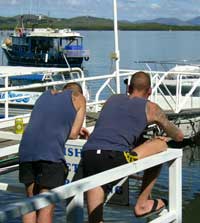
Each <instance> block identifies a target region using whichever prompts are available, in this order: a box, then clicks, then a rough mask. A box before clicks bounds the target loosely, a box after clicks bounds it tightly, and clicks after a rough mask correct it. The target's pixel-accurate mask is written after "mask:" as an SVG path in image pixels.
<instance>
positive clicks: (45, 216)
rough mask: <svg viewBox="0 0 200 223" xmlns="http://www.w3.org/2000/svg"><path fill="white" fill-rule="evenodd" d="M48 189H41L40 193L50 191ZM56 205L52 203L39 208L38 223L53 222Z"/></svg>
mask: <svg viewBox="0 0 200 223" xmlns="http://www.w3.org/2000/svg"><path fill="white" fill-rule="evenodd" d="M48 191H49V190H48V189H41V190H40V193H43V192H48ZM54 209H55V205H53V204H50V205H48V206H47V207H45V208H42V209H40V210H38V212H37V223H44V222H45V223H52V222H53V213H54Z"/></svg>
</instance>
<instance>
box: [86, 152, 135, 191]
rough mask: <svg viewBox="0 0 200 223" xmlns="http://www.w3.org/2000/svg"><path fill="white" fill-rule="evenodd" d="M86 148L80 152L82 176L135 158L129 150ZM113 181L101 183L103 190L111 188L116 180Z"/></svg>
mask: <svg viewBox="0 0 200 223" xmlns="http://www.w3.org/2000/svg"><path fill="white" fill-rule="evenodd" d="M98 151H99V150H87V151H84V152H83V154H82V165H83V176H84V177H88V176H91V175H94V174H97V173H100V172H103V171H106V170H109V169H112V168H114V167H118V166H120V165H124V164H126V163H129V162H133V161H135V160H137V154H136V153H132V154H130V153H129V152H119V151H109V150H100V152H98ZM118 181H119V180H117V181H114V182H112V183H109V184H107V185H103V186H102V187H103V189H104V191H105V192H108V191H109V190H112V187H113V186H114V185H115V184H116V183H117V182H118Z"/></svg>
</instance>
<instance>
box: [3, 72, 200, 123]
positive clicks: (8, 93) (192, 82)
mask: <svg viewBox="0 0 200 223" xmlns="http://www.w3.org/2000/svg"><path fill="white" fill-rule="evenodd" d="M63 70H65V71H68V72H75V71H78V72H80V75H79V77H78V78H74V79H71V80H59V81H54V80H52V81H51V82H46V83H34V84H28V85H18V86H9V78H10V77H12V76H17V75H22V74H20V73H19V74H16V73H13V74H6V73H5V74H4V75H1V78H5V86H4V87H1V88H0V103H4V104H5V109H4V112H5V117H6V118H8V114H9V104H14V103H16V100H22V99H24V100H27V98H28V97H33V95H31V94H30V95H28V93H27V92H28V91H29V90H30V91H33V89H34V88H44V87H49V86H57V85H63V84H65V83H66V82H67V81H76V82H80V83H81V84H82V86H83V89H84V90H85V92H86V88H87V87H88V86H89V93H90V98H92V97H91V96H93V99H90V100H89V101H88V102H87V107H88V108H90V109H88V110H91V108H93V111H98V110H99V108H101V106H99V105H101V104H102V103H104V102H105V100H106V99H107V97H109V95H111V94H113V93H115V92H117V87H116V72H114V73H113V74H106V75H97V76H93V77H84V73H83V72H82V70H81V69H78V68H65V69H63ZM137 71H138V70H127V69H126V70H125V69H124V70H122V69H121V70H120V71H119V74H118V76H119V78H120V79H119V80H120V82H123V80H124V79H125V78H129V79H130V76H131V75H132V74H133V73H135V72H137ZM49 72H50V71H49ZM148 72H149V71H148ZM150 74H151V79H152V87H153V90H152V95H151V100H152V101H155V102H157V103H159V104H160V105H161V107H163V109H166V110H172V111H174V112H175V113H179V112H180V111H181V110H183V109H186V108H187V109H190V108H199V106H200V101H199V100H198V99H199V98H198V97H197V96H194V92H195V91H199V95H200V74H197V73H185V72H182V73H181V74H180V73H178V72H173V74H174V75H175V78H174V79H173V80H171V79H168V74H169V72H164V71H162V72H161V71H160V72H159V71H150ZM30 75H32V74H30ZM186 75H195V79H191V78H187V79H186V78H185V76H186ZM100 82H102V83H100ZM98 83H99V84H98ZM94 86H95V87H96V86H97V88H96V89H95V88H94ZM123 87H124V89H125V86H124V85H122V84H121V88H120V92H122V89H123ZM185 88H189V90H187V92H186V93H184V94H183V91H184V89H185ZM172 89H174V90H173V91H174V92H172ZM22 90H23V92H24V94H21V92H22ZM106 91H107V93H105V92H106ZM108 91H109V92H110V93H109V92H108ZM13 92H20V94H18V95H17V94H16V95H14V94H12V93H13ZM38 95H39V94H38ZM102 95H104V97H103V96H102ZM34 97H35V95H34ZM20 103H21V102H20ZM20 103H16V104H18V105H19V104H20ZM22 104H23V103H22ZM0 122H1V120H0Z"/></svg>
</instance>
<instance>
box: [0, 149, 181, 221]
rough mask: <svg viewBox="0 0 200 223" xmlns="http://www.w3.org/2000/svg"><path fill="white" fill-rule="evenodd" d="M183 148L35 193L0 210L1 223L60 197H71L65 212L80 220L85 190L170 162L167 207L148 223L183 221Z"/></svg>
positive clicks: (81, 219)
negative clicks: (41, 192) (48, 190)
mask: <svg viewBox="0 0 200 223" xmlns="http://www.w3.org/2000/svg"><path fill="white" fill-rule="evenodd" d="M181 161H182V150H181V149H168V150H167V151H165V152H162V153H159V154H156V155H153V156H150V157H147V158H144V159H141V160H138V161H136V162H133V163H129V164H125V165H122V166H119V167H117V168H113V169H111V170H108V171H105V172H102V173H99V174H96V175H93V176H90V177H87V178H84V179H81V180H78V181H76V182H72V183H70V184H67V185H64V186H61V187H58V188H55V189H53V190H52V191H50V192H48V193H44V194H41V195H37V196H34V197H33V198H31V199H26V200H24V201H20V202H17V203H15V204H14V205H13V204H12V205H8V206H6V207H5V208H4V209H3V210H1V211H0V222H7V221H8V220H9V219H12V218H16V217H19V216H22V215H24V214H26V213H29V212H31V211H33V210H39V209H41V208H43V207H45V206H47V205H49V204H50V203H55V202H58V201H60V200H63V199H67V198H72V201H71V203H70V206H69V207H68V208H67V213H66V214H67V215H68V213H70V215H71V216H72V222H76V223H79V222H83V208H84V202H83V195H84V192H86V191H88V190H90V189H92V188H95V187H97V186H99V185H103V184H106V183H109V182H111V181H114V180H117V179H120V178H123V177H126V176H129V175H132V174H135V173H137V172H140V171H143V170H145V169H148V168H151V167H153V166H156V165H159V164H162V163H166V162H168V163H169V209H168V211H166V212H163V214H162V215H161V216H159V217H158V218H157V219H155V220H153V221H151V223H161V222H163V223H167V222H175V223H181V222H182V184H181V181H182V171H181Z"/></svg>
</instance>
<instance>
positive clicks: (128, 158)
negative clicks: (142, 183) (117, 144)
mask: <svg viewBox="0 0 200 223" xmlns="http://www.w3.org/2000/svg"><path fill="white" fill-rule="evenodd" d="M124 157H125V159H126V161H127V162H128V163H131V162H134V161H136V160H138V156H137V155H132V154H130V153H129V152H124Z"/></svg>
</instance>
